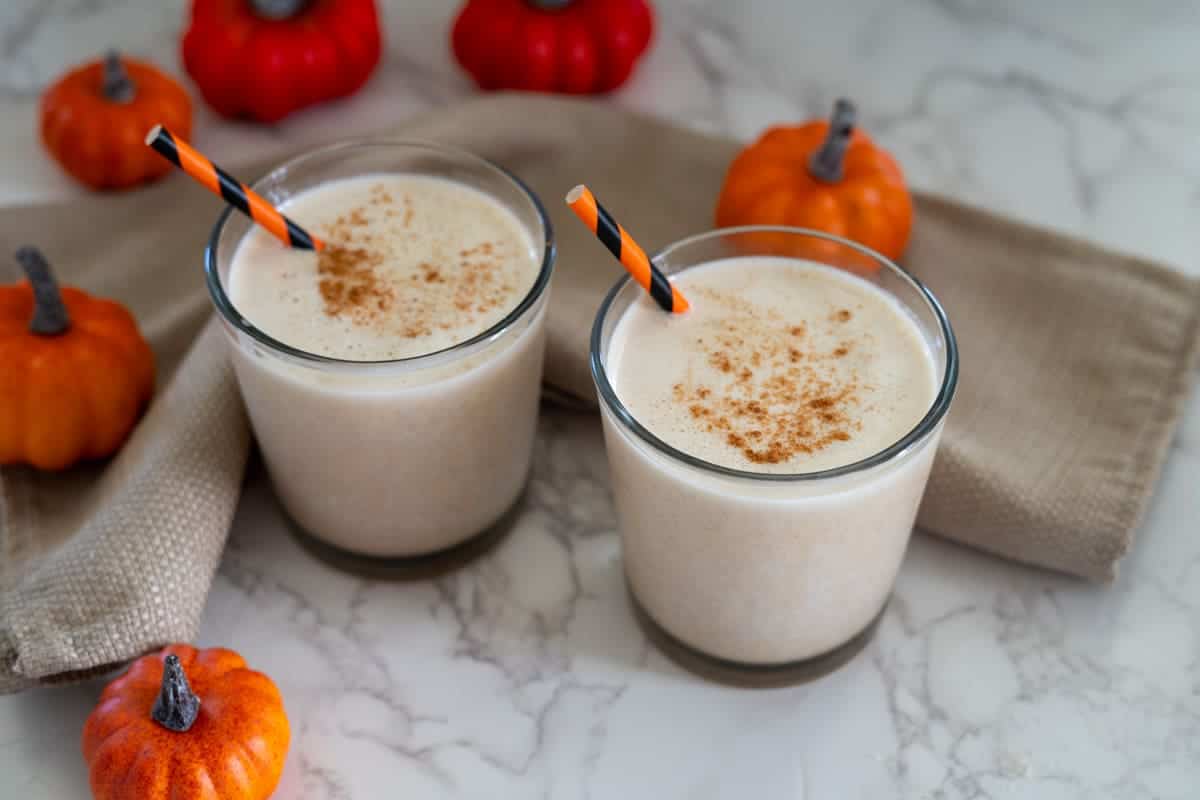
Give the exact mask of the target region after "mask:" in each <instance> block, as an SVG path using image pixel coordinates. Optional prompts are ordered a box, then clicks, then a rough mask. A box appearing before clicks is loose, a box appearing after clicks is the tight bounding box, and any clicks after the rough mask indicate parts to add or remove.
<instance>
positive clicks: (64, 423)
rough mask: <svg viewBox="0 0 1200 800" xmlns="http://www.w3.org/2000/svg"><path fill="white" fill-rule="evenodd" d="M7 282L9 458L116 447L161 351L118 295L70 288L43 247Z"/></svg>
mask: <svg viewBox="0 0 1200 800" xmlns="http://www.w3.org/2000/svg"><path fill="white" fill-rule="evenodd" d="M17 260H18V261H20V263H21V266H22V268H23V269H24V270H25V274H26V276H27V277H28V279H29V280H28V281H27V282H24V281H23V282H21V283H18V284H16V285H13V286H0V464H30V465H32V466H35V467H38V468H40V469H63V468H65V467H68V466H70V465H72V464H74V463H75V462H77V461H80V460H81V459H90V458H103V457H104V456H107V455H110V454H111V453H114V452H116V450H117V449H118V448H120V446H121V445H122V444H123V443H124V441H125V439H126V437H128V436H129V433H130V431H131V430H133V426H134V424H135V423H136V422H137V420H138V417H139V416H141V413H142V411H143V410H144V409H145V407H146V404H147V403H148V402H149V400H150V396H151V394H153V392H154V354H153V353H152V352H151V350H150V345H148V344H147V343H146V340H145V339H143V338H142V335H141V333H140V332H139V331H138V326H137V322H136V321H135V320H134V318H133V315H132V314H130V313H129V311H128V310H127V309H126V308H125V307H124V306H122V305H120V304H119V303H116V302H113V301H112V300H105V299H102V298H98V297H92V296H91V295H89V294H87V293H86V292H82V291H80V290H79V289H74V288H71V287H63V288H62V289H61V290H60V289H59V287H58V284H57V283H56V282H55V280H54V276H53V274H52V273H51V271H50V265H49V264H47V263H46V260H45V259H44V258H42V255H41V253H39V252H38V251H37V250H35V249H33V248H31V247H23V248H21V250H19V251H18V252H17Z"/></svg>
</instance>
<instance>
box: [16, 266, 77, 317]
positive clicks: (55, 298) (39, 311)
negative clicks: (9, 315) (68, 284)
mask: <svg viewBox="0 0 1200 800" xmlns="http://www.w3.org/2000/svg"><path fill="white" fill-rule="evenodd" d="M17 262H18V263H20V265H21V269H23V270H25V277H26V278H28V279H29V285H30V286H32V287H33V319H32V320H30V322H29V330H31V331H32V332H33V333H36V334H38V335H39V336H57V335H58V334H60V333H62V332H64V331H65V330H66V329H67V328H69V327H71V316H70V315H69V314H68V313H67V306H66V305H65V304H64V303H63V299H62V292H60V291H59V290H58V281H56V280H54V272H53V271H51V269H50V264H49V263H48V262H47V261H46V257H45V256H43V255H42V252H41V251H40V250H38V249H37V248H36V247H28V246H27V247H22V248H21V249H20V250H18V251H17Z"/></svg>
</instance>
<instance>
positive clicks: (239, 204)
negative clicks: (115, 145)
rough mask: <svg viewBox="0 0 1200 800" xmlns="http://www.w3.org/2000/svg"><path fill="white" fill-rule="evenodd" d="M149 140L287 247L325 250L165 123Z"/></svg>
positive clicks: (179, 165) (167, 158)
mask: <svg viewBox="0 0 1200 800" xmlns="http://www.w3.org/2000/svg"><path fill="white" fill-rule="evenodd" d="M146 144H147V145H149V146H150V147H153V148H154V150H155V152H157V153H158V154H159V155H160V156H162V157H163V158H165V159H166V160H167V161H170V162H171V163H172V164H174V165H175V166H177V167H179V168H180V169H182V170H183V171H184V172H186V173H187V174H188V175H190V176H192V177H193V178H195V179H196V181H197V182H199V183H200V184H202V185H203V186H205V187H206V188H207V189H208V190H209V191H210V192H212V193H213V194H215V195H218V196H220V197H222V198H224V200H225V202H227V203H229V205H231V206H233V207H234V208H236V209H237V210H238V211H241V212H242V213H243V214H245V215H246V216H248V217H250V219H252V220H254V221H255V222H256V223H258V224H259V225H261V226H263V227H264V228H266V229H267V230H268V231H269V232H270V233H271V234H273V235H274V236H275V238H277V239H279V241H281V242H283V243H284V244H286V245H287V246H288V247H295V248H297V249H300V250H323V249H325V243H324V242H322V241H321V240H320V239H318V238H317V237H315V236H313V235H312V234H310V233H309V232H308V231H306V230H304V229H303V228H301V227H300V226H299V225H297V224H296V223H294V222H292V221H291V220H290V219H288V218H287V217H285V216H284V215H283V214H281V213H279V211H278V210H276V209H275V207H274V206H272V205H271V204H270V203H268V202H267V201H266V200H265V199H264V198H263V196H262V195H260V194H258V193H257V192H255V191H254V190H253V189H251V188H250V187H249V186H247V185H246V184H244V183H242V182H241V181H239V180H238V179H236V178H234V177H233V176H232V175H230V174H229V173H228V172H226V171H225V170H223V169H221V168H220V167H218V166H217V165H216V164H214V163H213V162H212V161H210V160H209V159H208V158H206V157H205V156H203V155H202V154H201V153H199V152H198V151H196V150H195V149H194V148H193V147H192V146H191V145H189V144H188V143H187V142H185V141H183V140H182V139H180V138H178V137H176V136H175V134H173V133H171V132H170V131H169V130H167V129H166V128H164V127H163V126H162V125H155V126H154V129H153V130H151V131H150V133H149V134H148V135H147V136H146Z"/></svg>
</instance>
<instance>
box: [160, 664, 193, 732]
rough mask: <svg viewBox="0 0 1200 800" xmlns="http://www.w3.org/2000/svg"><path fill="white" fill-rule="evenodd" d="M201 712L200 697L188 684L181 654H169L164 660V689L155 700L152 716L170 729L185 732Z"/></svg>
mask: <svg viewBox="0 0 1200 800" xmlns="http://www.w3.org/2000/svg"><path fill="white" fill-rule="evenodd" d="M199 714H200V698H199V697H197V696H196V694H195V693H194V692H193V691H192V687H191V686H189V685H188V679H187V675H185V674H184V672H183V665H182V664H180V663H179V656H176V655H169V656H167V657H166V660H164V661H163V676H162V689H160V690H159V692H158V697H157V698H156V699H155V701H154V709H153V710H152V711H151V712H150V718H151V719H152V720H154V721H155V722H157V723H158V724H159V725H162V726H163V727H164V728H166V729H167V730H169V731H175V732H176V733H183V732H184V731H186V730H188V729H189V728H191V727H192V725H193V724H194V723H195V722H196V717H197V716H198V715H199Z"/></svg>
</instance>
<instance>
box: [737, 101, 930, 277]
mask: <svg viewBox="0 0 1200 800" xmlns="http://www.w3.org/2000/svg"><path fill="white" fill-rule="evenodd" d="M854 117H855V112H854V106H853V105H852V104H851V103H850V102H849V101H848V100H839V101H837V104H836V105H835V106H834V112H833V117H832V119H831V120H830V121H829V122H826V121H824V120H816V121H812V122H806V123H804V124H803V125H799V126H781V127H776V128H771V129H770V130H768V131H767V132H766V133H764V134H763V135H762V137H761V138H760V139H759V140H758V141H757V142H755V143H754V144H752V145H750V146H749V147H747V148H746V149H744V150H743V151H742V152H741V153H740V154H738V156H737V158H735V159H734V161H733V163H732V164H731V165H730V167H729V172H728V173H727V174H726V176H725V184H724V186H723V187H722V189H721V196H720V199H719V200H718V202H717V215H716V217H717V226H718V227H722V228H724V227H730V226H735V225H789V226H795V227H800V228H812V229H815V230H819V231H824V232H826V233H832V234H835V235H837V236H841V237H842V238H845V239H849V240H851V241H854V242H857V243H859V244H861V245H865V246H866V247H869V248H871V249H872V250H875V251H876V252H878V253H882V254H883V255H885V256H887V257H888V258H890V259H893V260H895V259H898V258H899V257H900V255H901V253H903V252H904V248H905V245H907V244H908V236H909V232H910V231H911V229H912V221H913V204H912V197H911V196H910V195H909V192H908V188H907V187H906V186H905V184H904V175H903V173H901V171H900V166H899V165H898V164H897V163H896V161H895V159H893V158H892V157H891V156H890V155H889V154H888V153H887V152H885V151H883V150H881V149H879V148H878V147H876V146H875V145H874V143H872V141H871V140H870V139H869V138H868V137H867V135H866V134H865V133H863V132H862V131H861V130H859V129H857V128H856V127H855V126H854ZM824 249H828V250H830V253H828V254H827V255H837V252H836V251H838V250H840V251H841V258H835V259H833V260H834V261H838V260H844V259H845V258H847V257H848V258H849V260H851V261H853V262H855V263H854V264H851V265H849V266H858V267H864V268H866V269H872V270H873V269H877V268H878V265H872V264H871V262H870V261H869V259H866V258H863V257H861V256H857V257H855V254H849V253H848V248H845V247H844V246H843V247H841V248H838V247H837V246H836V245H834V244H833V243H829V245H828V247H826V248H824Z"/></svg>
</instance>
